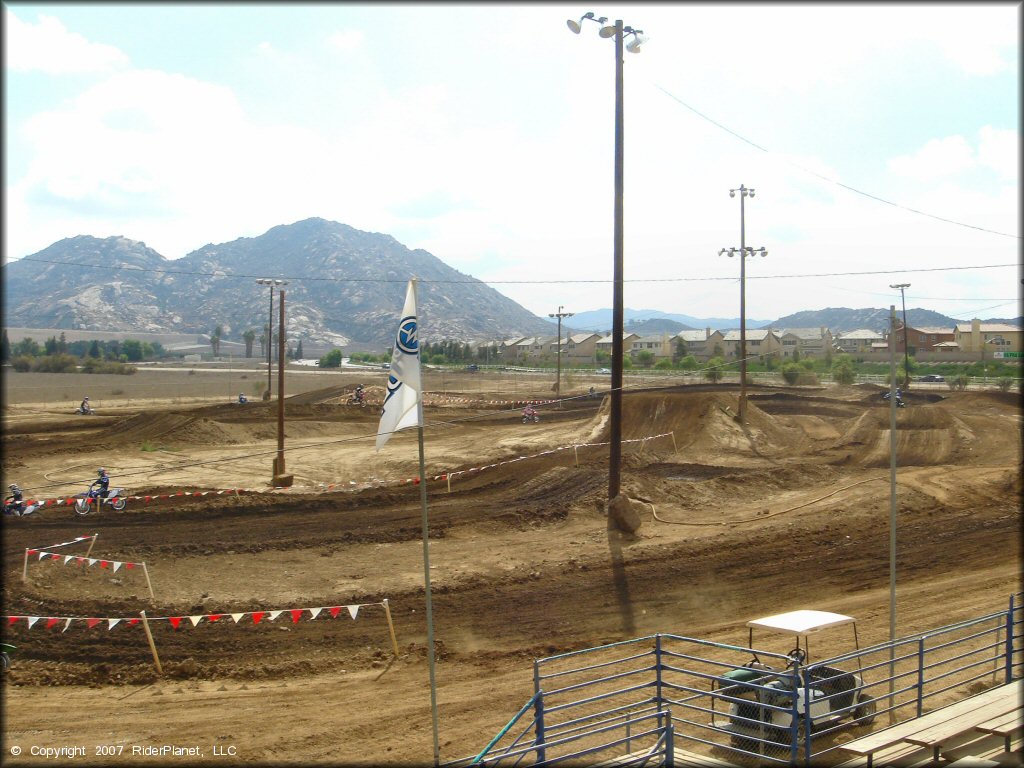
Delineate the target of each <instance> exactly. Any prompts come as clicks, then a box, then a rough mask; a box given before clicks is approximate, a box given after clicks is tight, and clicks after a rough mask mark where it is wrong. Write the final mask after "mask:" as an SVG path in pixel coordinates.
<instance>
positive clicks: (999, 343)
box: [953, 318, 1024, 359]
mask: <svg viewBox="0 0 1024 768" xmlns="http://www.w3.org/2000/svg"><path fill="white" fill-rule="evenodd" d="M1022 334H1024V331H1022V329H1021V328H1020V327H1019V326H1016V325H1010V324H1009V323H983V322H981V321H980V320H978V319H977V318H975V319H974V320H971V322H970V323H957V325H956V328H955V329H954V333H953V341H955V342H956V343H957V345H958V346H959V347H960V351H961V352H967V353H975V354H978V356H979V358H981V359H993V358H997V357H1003V355H1004V354H1005V353H1007V352H1011V353H1016V354H1014V355H1013V356H1014V357H1016V356H1017V355H1019V354H1020V352H1021V336H1022ZM997 353H998V355H997Z"/></svg>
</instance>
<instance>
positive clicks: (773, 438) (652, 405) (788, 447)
mask: <svg viewBox="0 0 1024 768" xmlns="http://www.w3.org/2000/svg"><path fill="white" fill-rule="evenodd" d="M738 408H739V398H738V395H737V394H736V393H726V392H706V391H695V392H687V391H669V392H640V393H630V394H627V395H625V396H624V397H623V399H622V438H623V440H634V439H637V438H642V437H649V436H651V435H657V434H661V433H663V432H672V433H674V435H675V443H676V447H677V448H678V450H680V451H686V452H687V453H688V454H694V453H704V452H708V453H716V454H718V453H723V452H724V453H729V454H732V455H742V456H750V455H757V456H772V455H777V454H780V453H782V452H784V451H785V452H792V451H793V450H794V449H796V450H800V448H801V447H802V446H805V444H806V442H807V441H806V436H805V434H804V432H803V431H802V430H800V429H796V428H792V427H789V426H785V425H784V424H782V423H781V422H780V421H778V420H777V419H775V417H773V416H772V415H770V414H768V413H765V412H764V411H763V410H761V409H760V408H758V407H757V406H756V405H754V404H753V403H752V402H750V401H749V400H748V402H747V423H746V425H741V424H740V423H739V421H738V416H737V412H738ZM610 416H611V404H610V401H607V400H606V402H604V403H603V404H602V405H601V408H600V409H599V411H598V413H597V416H595V418H594V420H593V421H592V427H591V439H597V440H608V439H609V435H610Z"/></svg>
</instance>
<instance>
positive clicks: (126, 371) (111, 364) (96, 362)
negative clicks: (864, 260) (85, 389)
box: [82, 357, 138, 376]
mask: <svg viewBox="0 0 1024 768" xmlns="http://www.w3.org/2000/svg"><path fill="white" fill-rule="evenodd" d="M136 371H138V368H136V367H135V366H134V365H125V364H124V363H119V362H117V361H116V360H101V359H99V358H97V357H87V358H86V359H85V362H84V363H82V373H116V374H120V375H122V376H131V375H133V374H134V373H136Z"/></svg>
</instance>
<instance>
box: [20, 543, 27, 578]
mask: <svg viewBox="0 0 1024 768" xmlns="http://www.w3.org/2000/svg"><path fill="white" fill-rule="evenodd" d="M21 580H22V582H26V581H28V547H25V566H24V567H23V568H22V569H21Z"/></svg>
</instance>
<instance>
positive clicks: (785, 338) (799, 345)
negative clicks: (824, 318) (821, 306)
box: [776, 326, 832, 358]
mask: <svg viewBox="0 0 1024 768" xmlns="http://www.w3.org/2000/svg"><path fill="white" fill-rule="evenodd" d="M776 333H778V335H779V338H780V339H781V340H782V356H783V357H784V358H791V357H793V351H794V350H799V353H800V354H799V356H800V357H824V356H825V353H826V352H829V351H831V349H832V332H831V331H830V330H829V329H828V328H826V327H825V326H822V327H820V328H783V329H782V330H781V331H776Z"/></svg>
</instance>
